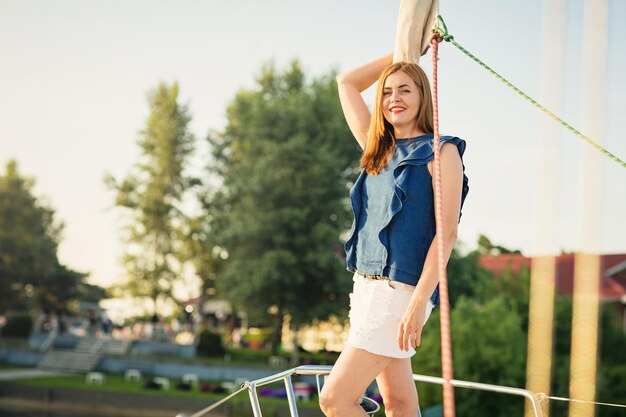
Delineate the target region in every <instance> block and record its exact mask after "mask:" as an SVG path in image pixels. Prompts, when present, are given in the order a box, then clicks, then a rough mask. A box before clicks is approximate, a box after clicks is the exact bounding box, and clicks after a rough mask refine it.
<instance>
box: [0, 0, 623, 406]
mask: <svg viewBox="0 0 626 417" xmlns="http://www.w3.org/2000/svg"><path fill="white" fill-rule="evenodd" d="M549 3H551V2H547V1H544V2H542V1H538V0H537V1H507V2H494V1H487V0H479V1H474V2H462V1H458V0H442V1H441V5H440V12H441V14H442V15H443V17H444V18H445V20H446V23H447V25H448V28H449V31H450V33H451V34H453V35H454V36H455V39H456V40H457V41H458V42H459V43H460V44H461V45H463V46H464V47H465V48H467V49H468V50H470V51H471V52H472V53H473V54H474V55H476V56H478V57H479V58H480V59H482V60H483V61H485V62H486V63H488V64H489V65H490V66H491V67H492V68H494V69H495V70H496V71H498V72H499V73H500V74H502V75H503V76H504V77H506V78H507V79H509V80H510V81H511V82H512V83H514V84H515V85H517V86H518V87H519V88H520V89H522V90H523V91H525V92H526V93H528V94H529V95H530V96H532V97H534V98H537V99H539V101H541V99H546V100H548V101H549V102H550V104H552V103H556V104H554V105H556V108H555V107H551V109H552V110H553V111H554V112H555V113H557V114H558V115H560V116H561V117H562V118H563V119H565V120H567V121H568V122H569V123H571V124H572V125H574V126H575V127H577V128H579V129H581V130H582V131H583V133H585V134H587V135H588V136H590V137H591V138H593V139H594V140H596V141H598V142H599V143H600V144H601V145H602V146H603V147H605V148H607V149H608V150H609V151H611V152H612V153H614V154H615V155H617V156H618V157H620V158H622V159H624V157H625V156H626V140H624V138H623V135H622V132H623V131H624V129H626V121H625V119H624V118H623V117H622V115H623V114H624V112H626V98H625V95H624V94H623V93H624V91H626V81H625V80H624V78H623V77H621V74H623V73H624V72H626V49H625V48H623V47H622V46H621V44H620V43H619V40H620V39H624V38H625V37H626V28H625V27H624V26H623V25H620V22H622V21H623V20H624V18H625V17H626V3H624V2H621V1H607V2H600V3H601V4H602V5H604V6H603V7H604V9H602V10H605V12H606V13H605V14H606V20H605V22H606V25H604V26H603V27H602V31H601V32H602V33H604V34H605V42H604V43H603V44H601V45H596V46H597V49H598V50H600V51H601V52H602V53H601V54H600V57H601V61H602V65H601V66H600V68H601V71H599V72H598V71H596V72H593V71H590V70H589V68H588V65H587V64H588V62H589V61H591V60H594V62H595V61H597V55H593V56H592V55H590V52H589V50H588V48H587V49H585V47H584V45H585V42H586V41H585V39H586V38H585V37H584V36H585V34H584V33H583V32H584V31H583V29H584V28H585V27H588V25H589V24H588V23H587V22H588V16H589V14H590V13H591V12H590V10H591V7H592V6H590V5H592V4H593V3H594V2H592V1H588V2H584V1H582V0H569V1H563V2H559V4H560V5H561V7H560V8H558V9H557V11H556V12H555V11H554V9H550V10H549V7H550V6H549ZM552 3H554V2H552ZM397 6H398V5H397V4H396V3H393V4H388V2H375V1H355V0H352V1H344V2H331V1H317V2H301V1H274V0H272V1H264V2H254V1H237V2H213V1H184V2H168V1H141V0H137V1H133V2H123V1H109V2H94V1H69V0H60V1H56V2H45V1H32V2H20V1H10V0H1V1H0V52H1V55H2V58H3V59H2V65H1V66H0V92H1V94H0V115H1V117H0V164H1V166H0V197H1V198H0V224H1V227H0V327H1V330H0V332H1V337H0V393H1V395H0V409H1V410H3V413H4V412H6V413H13V414H7V415H16V416H17V415H19V416H26V415H33V416H34V415H49V416H55V417H56V416H60V415H65V414H63V413H75V415H83V416H87V415H91V413H93V412H94V410H93V404H103V403H106V404H109V407H111V405H110V404H117V405H118V407H117V408H112V409H110V410H109V409H106V407H104V406H103V407H101V408H102V409H101V410H100V413H107V412H109V413H113V414H115V415H123V413H130V414H133V413H137V412H138V410H140V409H143V410H151V411H150V412H153V411H154V410H157V411H154V413H157V412H161V413H162V414H163V415H175V414H176V413H177V412H178V411H181V410H186V411H187V412H189V411H193V410H195V409H200V408H202V407H203V406H204V405H206V403H207V402H210V401H215V400H216V399H219V398H221V397H222V396H223V395H224V394H225V393H227V392H229V390H231V389H232V388H233V387H234V386H236V385H237V383H239V382H240V381H241V380H244V379H250V378H258V377H261V376H265V375H268V374H270V373H272V372H274V371H277V370H281V369H285V368H286V367H288V366H291V365H297V364H332V363H333V362H334V360H335V359H336V357H337V355H338V352H339V351H340V350H341V347H342V345H343V341H344V339H345V336H346V334H347V329H346V327H345V323H346V320H347V309H348V293H349V292H350V288H351V275H350V274H349V273H348V272H346V271H345V260H344V253H343V242H344V241H345V238H346V234H347V231H348V230H349V228H350V225H351V221H352V213H351V210H350V206H349V201H348V190H349V188H350V186H351V185H352V183H353V181H354V180H355V179H356V176H357V173H358V160H359V157H360V152H359V151H360V149H359V148H358V146H357V145H356V141H354V139H353V138H352V136H351V134H350V132H349V130H348V129H347V126H346V124H345V121H344V118H343V115H342V113H341V109H340V106H339V102H338V97H337V92H336V85H335V75H336V74H337V72H340V71H343V70H347V69H350V68H353V67H355V66H358V65H361V64H363V63H365V62H367V61H370V60H372V59H375V58H377V57H379V56H381V55H384V54H387V53H389V52H390V51H391V50H392V48H393V45H394V39H395V27H396V19H397V9H398V7H397ZM549 13H557V14H556V15H557V16H558V17H559V19H558V21H555V19H554V15H550V14H549ZM555 39H556V40H557V41H556V44H555V43H554V42H555ZM549 42H553V43H549ZM554 45H556V46H554ZM596 52H597V51H596ZM439 59H440V61H439V68H440V69H439V85H440V92H439V94H440V98H439V106H440V125H441V130H442V133H444V134H449V135H456V136H459V137H461V138H463V139H465V140H466V141H467V151H466V153H465V155H464V164H465V168H466V171H465V172H466V175H467V176H468V177H469V184H470V192H469V196H468V198H467V200H466V202H465V205H464V207H463V216H462V220H461V223H460V226H459V241H458V244H457V247H456V248H455V250H454V252H453V254H452V257H451V260H450V262H449V265H448V277H449V281H450V287H451V297H452V299H451V303H452V326H453V328H452V334H453V341H454V344H455V349H456V350H455V351H454V358H455V377H456V378H458V379H467V380H473V381H480V382H486V383H492V384H501V385H507V386H519V387H524V386H526V385H527V382H528V381H527V349H528V346H529V340H528V326H529V298H530V295H529V294H530V281H531V269H532V265H533V259H534V258H535V257H537V256H545V255H550V256H551V257H552V258H553V259H554V265H555V271H554V273H553V274H552V275H551V278H550V280H551V281H552V282H553V284H554V288H555V292H556V295H555V297H554V303H555V304H554V305H555V309H554V317H553V320H552V322H553V323H554V328H553V330H552V331H551V335H552V336H551V337H550V338H551V339H552V340H553V345H552V347H551V351H552V364H551V370H550V369H548V374H549V375H550V376H551V378H550V382H549V387H551V391H552V393H553V394H554V395H562V396H568V393H569V385H568V384H569V383H570V369H569V368H570V360H571V354H572V353H571V348H572V345H571V340H570V339H571V333H572V305H573V303H574V302H573V297H572V296H573V294H574V281H575V277H574V276H575V271H574V269H575V268H574V265H575V263H576V261H575V259H576V255H575V254H576V253H579V252H583V251H584V252H588V253H593V254H594V255H597V260H598V267H597V271H596V272H597V273H596V272H594V276H595V275H597V283H598V284H597V294H596V295H595V296H594V297H596V298H597V300H598V303H599V307H598V308H599V312H600V313H599V317H598V320H597V323H599V327H598V329H599V330H598V332H597V335H598V336H597V337H598V352H597V356H596V358H597V364H598V368H597V375H596V378H597V386H595V387H594V388H593V390H594V394H593V395H595V398H597V399H598V400H602V401H606V402H617V403H621V404H624V403H626V362H625V361H624V355H623V352H624V351H625V349H626V341H625V334H626V333H625V332H626V308H625V305H626V275H625V274H626V239H625V236H626V221H625V220H624V214H623V212H624V210H623V207H624V206H626V188H625V187H624V184H625V183H626V171H624V169H623V167H620V165H619V164H616V163H615V162H614V161H612V160H610V159H608V158H606V157H602V158H601V159H600V163H599V168H597V169H595V170H594V171H593V181H592V182H591V183H589V182H585V178H586V177H591V174H589V172H590V171H589V170H588V169H586V168H585V166H586V165H585V164H584V161H583V160H584V158H585V157H586V155H588V154H591V155H595V154H596V153H597V151H596V150H595V149H593V148H592V147H591V146H589V145H587V144H584V143H582V142H581V141H580V140H579V139H578V138H577V137H576V136H574V135H572V134H571V133H569V132H568V131H567V130H566V129H563V128H556V129H553V130H552V131H550V133H548V134H547V133H546V132H547V130H546V128H543V127H542V126H543V124H545V123H546V120H548V119H547V118H546V116H545V115H543V114H541V113H540V112H538V111H537V109H536V108H534V107H533V106H531V105H529V104H528V103H527V102H525V101H524V100H523V99H522V98H520V97H519V96H518V95H516V94H513V92H512V91H511V90H509V89H507V87H505V86H504V85H503V84H501V83H500V82H499V81H498V80H496V79H495V78H494V77H492V76H491V75H489V74H488V73H487V72H485V71H484V70H483V69H482V68H480V67H479V66H478V65H476V64H475V63H474V62H472V61H471V60H470V59H469V58H468V57H466V56H464V55H463V54H462V53H460V52H459V51H458V50H457V49H456V48H454V47H453V46H452V45H450V44H449V43H444V44H442V45H441V46H440V56H439ZM553 63H554V65H553ZM421 65H422V67H423V68H424V69H425V70H426V73H427V74H430V73H431V69H430V67H431V55H430V52H428V53H427V55H425V56H424V57H423V58H422V61H421ZM546 67H550V68H553V67H556V68H557V70H556V71H557V73H556V74H557V75H556V79H558V83H557V84H558V85H555V82H554V81H552V79H551V78H549V77H546V76H545V74H546V72H547V71H548V70H547V69H546ZM554 91H557V93H554ZM594 93H597V94H599V96H600V103H601V109H602V111H601V112H600V115H596V116H595V119H594V122H589V121H588V119H586V117H588V114H589V112H590V110H589V108H588V107H586V106H588V105H589V102H590V100H589V97H590V94H594ZM550 94H552V96H550ZM554 94H556V95H557V96H558V97H557V98H558V99H557V100H553V97H554ZM365 96H366V99H367V101H368V103H369V104H370V105H371V104H372V100H373V88H371V89H370V90H368V91H367V92H366V93H365ZM549 107H550V106H549ZM594 107H595V108H596V110H597V109H598V106H597V105H595V106H594ZM548 123H554V122H552V121H549V122H548ZM555 126H557V125H556V124H555ZM546 143H549V144H550V145H549V146H551V147H552V148H551V149H552V152H553V153H552V154H551V155H552V157H553V158H552V159H551V160H550V161H551V162H548V163H547V164H546V163H545V162H542V155H545V154H546V151H545V148H544V146H545V145H546ZM598 155H599V154H598ZM546 166H551V170H549V171H547V170H546V168H545V167H546ZM547 181H552V182H553V183H554V184H556V185H555V187H556V188H554V190H553V192H552V193H551V194H549V199H546V194H541V191H540V190H542V186H543V185H545V183H546V182H547ZM542 184H543V185H542ZM589 188H592V189H594V190H596V191H597V194H593V198H592V199H593V201H594V204H593V205H592V206H591V209H589V210H587V211H584V210H582V209H581V202H582V201H584V200H585V199H587V200H589V199H590V198H589V197H585V196H587V195H588V194H585V193H586V191H585V189H589ZM546 206H547V207H549V209H548V210H549V211H550V213H553V215H552V217H548V218H547V220H546V215H545V211H546ZM588 223H593V224H594V225H595V229H594V232H593V233H592V235H593V236H592V237H591V238H590V237H589V234H585V233H584V232H581V230H583V229H584V227H585V226H584V225H585V224H588ZM544 224H545V225H548V226H547V227H548V228H549V231H548V232H546V233H549V234H548V235H546V234H545V233H544V234H542V230H543V229H545V228H543V227H538V225H539V226H542V225H544ZM546 241H547V242H548V243H547V244H546ZM594 279H595V278H594ZM455 319H456V320H455ZM437 322H438V314H435V315H434V316H433V320H432V322H431V325H430V326H429V327H427V328H426V329H425V332H424V341H423V342H422V348H421V349H420V351H419V352H418V354H417V355H416V356H415V357H414V359H413V365H414V371H415V372H417V373H422V374H427V375H439V374H440V372H441V370H440V365H439V363H440V360H439V357H440V352H439V347H438V344H439V329H438V326H437ZM494 322H497V323H498V326H494V325H493V324H494ZM68 371H69V372H73V373H72V374H71V375H69V376H68V375H67V374H66V373H67V372H68ZM2 380H5V381H10V382H2ZM301 382H302V384H303V385H302V386H301V387H300V389H301V392H302V393H303V394H302V396H303V398H305V397H307V396H308V395H309V394H310V395H312V394H313V391H311V390H309V385H306V384H308V383H310V381H306V380H303V381H301ZM419 388H420V399H421V404H422V410H423V411H425V410H426V412H428V413H430V414H427V413H426V412H425V413H424V415H441V410H440V409H439V408H438V406H439V404H440V403H441V393H440V389H439V387H436V386H432V387H431V386H424V387H422V386H420V387H419ZM373 389H374V387H373ZM278 391H279V389H276V390H275V391H272V392H268V393H267V396H268V397H272V396H274V397H280V396H281V395H282V394H283V393H281V392H278ZM102 392H108V393H109V395H111V397H109V398H108V399H106V400H102V398H103V397H98V396H97V395H102ZM122 394H133V397H129V398H130V399H128V398H127V399H123V398H122V397H120V395H122ZM155 394H158V395H155ZM305 394H306V395H305ZM90 395H91V396H90ZM116 395H117V396H116ZM371 395H372V396H375V395H376V393H375V391H374V392H372V393H371ZM146 396H147V397H146ZM157 397H158V398H159V399H158V400H157V399H156V398H157ZM52 398H54V400H52ZM124 398H126V397H124ZM244 400H245V398H244V399H243V400H241V401H238V402H236V403H235V405H232V406H229V407H230V408H228V407H227V408H225V409H223V410H222V411H221V412H222V413H224V415H244V414H246V413H249V405H247V404H246V401H247V400H245V401H244ZM156 401H162V404H161V403H156ZM266 401H268V402H267V403H265V406H267V407H269V408H271V409H272V410H274V411H273V412H274V413H276V415H282V414H280V413H283V412H284V409H283V408H284V407H285V405H286V403H285V402H284V401H282V402H281V401H278V400H277V401H275V402H272V399H271V398H268V399H267V400H266ZM68 404H74V406H73V407H72V406H69V405H68ZM81 404H82V405H81ZM90 404H91V405H90ZM478 405H480V407H478ZM246 407H248V408H246ZM281 407H283V408H281ZM302 407H303V408H304V409H305V411H301V414H302V413H311V415H321V413H320V412H319V409H318V406H317V403H316V402H315V401H312V402H309V403H305V402H302ZM457 407H458V409H459V414H461V415H464V416H473V415H477V416H478V415H481V416H482V415H485V414H489V415H494V416H495V415H502V416H504V415H507V416H510V415H521V414H523V402H522V401H521V400H520V401H519V402H515V401H511V400H510V399H509V398H507V397H505V396H502V395H496V394H485V393H476V392H459V393H458V394H457ZM550 407H552V408H551V409H550V411H551V413H554V415H566V414H567V413H568V409H567V406H566V405H563V404H558V403H554V404H553V405H551V406H550ZM54 410H56V411H54ZM428 410H430V411H428ZM485 410H489V411H485ZM570 411H571V410H570ZM614 411H615V409H613V408H598V409H597V413H598V414H599V415H601V416H612V415H616V416H617V415H620V414H612V413H614ZM53 412H56V413H60V414H52V413H53ZM37 413H40V414H37ZM80 413H82V414H80ZM3 415H4V414H3ZM153 415H154V414H153ZM270 415H271V414H270ZM380 415H382V414H380Z"/></svg>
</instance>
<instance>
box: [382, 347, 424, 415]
mask: <svg viewBox="0 0 626 417" xmlns="http://www.w3.org/2000/svg"><path fill="white" fill-rule="evenodd" d="M376 383H377V384H378V389H379V391H380V395H381V396H382V397H383V402H384V404H385V415H386V416H387V417H416V416H417V410H418V400H417V389H416V388H415V381H413V370H412V369H411V359H409V358H407V359H391V361H390V363H389V365H387V367H386V368H385V369H383V371H382V372H381V373H380V374H379V375H378V377H377V378H376Z"/></svg>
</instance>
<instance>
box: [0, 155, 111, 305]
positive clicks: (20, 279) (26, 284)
mask: <svg viewBox="0 0 626 417" xmlns="http://www.w3.org/2000/svg"><path fill="white" fill-rule="evenodd" d="M33 187H34V180H33V179H31V178H27V177H24V176H22V175H21V174H20V173H19V170H18V166H17V163H16V162H15V161H9V162H8V163H7V165H6V171H5V173H4V175H0V313H1V312H3V311H6V310H7V309H17V310H19V309H27V308H31V307H39V308H41V309H43V310H52V309H53V308H56V307H58V305H59V304H65V303H67V301H69V300H72V299H77V298H80V297H81V296H82V295H84V291H83V290H84V289H86V288H91V290H92V295H93V297H91V299H92V300H93V301H97V300H99V299H101V298H102V297H103V296H104V294H103V293H102V292H101V289H100V292H98V289H99V287H96V286H92V285H89V284H87V283H85V278H86V277H87V274H84V273H80V272H76V271H73V270H71V269H69V268H67V267H66V266H64V265H61V264H60V263H59V260H58V258H57V249H58V245H59V242H60V240H61V232H62V230H63V224H62V223H61V222H59V221H58V220H57V219H56V218H55V213H54V210H53V209H52V208H50V207H49V206H48V205H47V204H46V203H45V202H44V201H42V199H40V198H37V197H36V196H35V195H34V194H33ZM94 291H95V292H94Z"/></svg>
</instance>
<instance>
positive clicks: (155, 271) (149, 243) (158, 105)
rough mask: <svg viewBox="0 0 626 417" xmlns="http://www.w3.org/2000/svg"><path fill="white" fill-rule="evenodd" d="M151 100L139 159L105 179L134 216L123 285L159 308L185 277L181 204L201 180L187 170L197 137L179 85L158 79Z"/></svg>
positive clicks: (129, 227) (119, 202)
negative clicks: (124, 171) (123, 175)
mask: <svg viewBox="0 0 626 417" xmlns="http://www.w3.org/2000/svg"><path fill="white" fill-rule="evenodd" d="M148 103H149V106H150V115H149V117H148V120H147V122H146V128H145V129H144V130H143V131H142V132H141V135H140V138H139V140H138V141H137V144H138V145H139V147H140V149H141V159H140V161H139V162H138V163H137V164H136V165H135V166H134V167H133V170H132V171H131V172H130V173H129V174H128V175H127V176H126V178H124V179H123V180H122V181H120V182H118V181H116V180H115V178H113V177H112V176H110V175H109V176H107V177H106V179H105V182H106V183H107V185H108V186H109V187H110V188H111V189H112V190H114V191H115V192H116V198H115V204H116V206H118V207H120V208H124V209H126V212H127V213H128V214H129V219H130V220H129V222H128V224H127V225H126V227H125V229H124V232H125V233H124V240H125V242H126V244H127V251H126V254H125V255H124V259H123V262H124V265H125V267H126V272H127V274H128V280H127V282H126V283H125V284H124V285H123V286H122V289H123V290H124V291H126V292H128V293H129V294H131V295H132V296H134V297H147V298H149V299H151V300H152V301H153V305H154V311H156V309H157V303H158V301H159V300H160V299H171V297H172V286H173V283H174V281H175V280H176V279H177V278H179V276H180V271H181V269H182V266H181V262H180V259H179V254H180V252H181V251H182V249H181V246H182V241H183V240H184V239H183V236H182V234H183V233H184V231H183V229H184V227H183V225H184V224H185V221H186V216H185V215H184V213H183V210H182V203H183V198H184V195H185V192H186V191H187V190H189V189H190V188H192V187H193V186H194V185H196V184H197V180H196V179H194V178H191V177H188V176H186V175H185V173H184V170H185V168H186V166H187V163H188V158H189V156H190V155H191V153H192V151H193V140H194V139H193V136H192V135H191V134H190V133H189V132H188V128H187V125H188V123H189V120H190V117H189V115H188V112H187V108H186V106H183V105H180V104H179V103H178V85H177V84H176V83H174V84H173V85H171V86H169V85H167V84H165V83H161V84H159V85H158V87H157V88H156V89H154V90H153V91H151V92H150V94H149V95H148Z"/></svg>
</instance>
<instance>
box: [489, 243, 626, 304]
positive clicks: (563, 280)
mask: <svg viewBox="0 0 626 417" xmlns="http://www.w3.org/2000/svg"><path fill="white" fill-rule="evenodd" d="M574 258H575V255H574V254H565V255H559V256H557V257H556V290H557V292H558V293H560V294H572V293H573V291H574ZM479 262H480V264H481V265H482V266H483V267H485V268H487V269H488V270H490V271H491V272H493V273H494V275H496V276H499V275H501V274H502V273H503V272H505V271H506V270H510V271H512V272H515V273H519V272H521V270H522V269H523V268H530V266H531V263H532V258H528V257H526V256H524V255H522V254H519V253H506V254H501V255H483V256H481V257H480V258H479ZM600 271H601V276H600V299H601V300H603V301H613V300H617V299H620V298H622V297H626V253H621V254H610V255H600Z"/></svg>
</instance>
